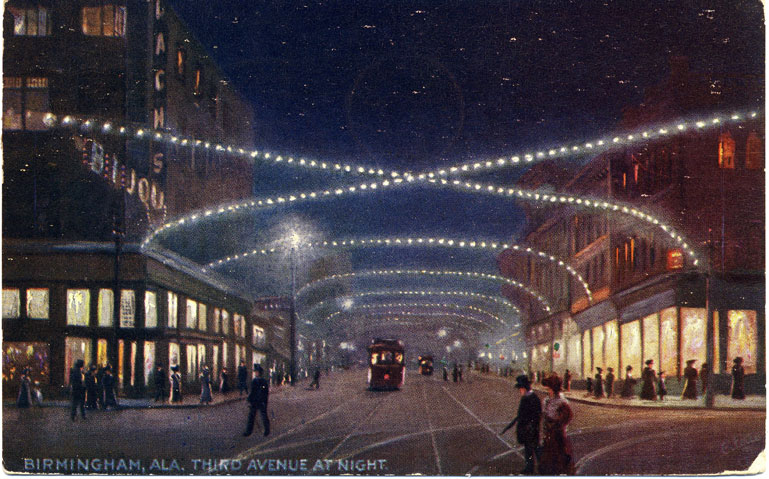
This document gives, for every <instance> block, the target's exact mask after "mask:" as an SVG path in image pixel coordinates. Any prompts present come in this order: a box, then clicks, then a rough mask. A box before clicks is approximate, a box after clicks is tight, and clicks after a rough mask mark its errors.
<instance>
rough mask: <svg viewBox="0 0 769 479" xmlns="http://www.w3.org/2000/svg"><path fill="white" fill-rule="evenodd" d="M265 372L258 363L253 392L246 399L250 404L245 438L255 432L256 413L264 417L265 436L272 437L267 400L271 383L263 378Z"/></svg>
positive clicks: (255, 370)
mask: <svg viewBox="0 0 769 479" xmlns="http://www.w3.org/2000/svg"><path fill="white" fill-rule="evenodd" d="M263 373H264V370H263V369H262V367H261V366H260V365H259V364H258V363H254V380H253V381H251V392H250V393H249V394H248V397H247V398H246V399H247V400H248V403H249V410H248V423H247V424H246V432H244V433H243V435H244V436H250V435H251V433H252V432H254V420H255V419H256V412H257V411H259V414H260V415H261V416H262V425H263V426H264V435H265V436H269V435H270V418H269V417H267V399H268V398H269V396H270V383H268V382H267V380H266V379H264V378H263V377H262V374H263Z"/></svg>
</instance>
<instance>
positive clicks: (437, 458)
mask: <svg viewBox="0 0 769 479" xmlns="http://www.w3.org/2000/svg"><path fill="white" fill-rule="evenodd" d="M420 386H421V389H422V397H423V398H424V402H423V403H422V407H423V408H424V410H425V418H426V419H427V426H428V427H429V428H430V439H431V440H432V443H433V452H434V453H435V465H436V466H437V467H438V475H439V476H442V475H443V472H442V471H441V456H440V453H438V444H436V442H435V432H433V423H432V421H431V420H430V411H428V409H427V393H426V392H425V385H424V383H422V384H420Z"/></svg>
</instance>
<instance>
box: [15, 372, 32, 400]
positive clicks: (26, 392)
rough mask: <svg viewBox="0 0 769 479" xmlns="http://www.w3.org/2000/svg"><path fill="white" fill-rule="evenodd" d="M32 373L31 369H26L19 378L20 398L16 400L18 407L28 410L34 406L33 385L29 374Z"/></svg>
mask: <svg viewBox="0 0 769 479" xmlns="http://www.w3.org/2000/svg"><path fill="white" fill-rule="evenodd" d="M31 372H32V370H31V369H29V368H24V370H23V371H22V372H21V377H20V378H19V396H18V397H17V398H16V407H19V408H23V409H25V408H28V407H30V406H31V405H32V383H31V380H30V378H29V374H30V373H31Z"/></svg>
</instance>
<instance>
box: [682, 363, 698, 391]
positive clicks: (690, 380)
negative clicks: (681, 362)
mask: <svg viewBox="0 0 769 479" xmlns="http://www.w3.org/2000/svg"><path fill="white" fill-rule="evenodd" d="M695 361H697V360H696V359H690V360H688V361H686V367H685V368H684V378H685V379H686V384H685V385H684V392H683V393H682V394H681V399H697V376H698V374H697V370H696V369H695V368H694V366H692V364H694V362H695Z"/></svg>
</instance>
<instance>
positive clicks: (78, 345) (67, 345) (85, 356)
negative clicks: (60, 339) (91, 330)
mask: <svg viewBox="0 0 769 479" xmlns="http://www.w3.org/2000/svg"><path fill="white" fill-rule="evenodd" d="M78 359H82V360H83V362H85V368H83V372H85V371H86V368H88V365H89V364H91V340H90V338H73V337H70V336H68V337H65V338H64V384H66V385H69V371H70V370H71V369H72V366H74V365H75V361H77V360H78Z"/></svg>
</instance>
